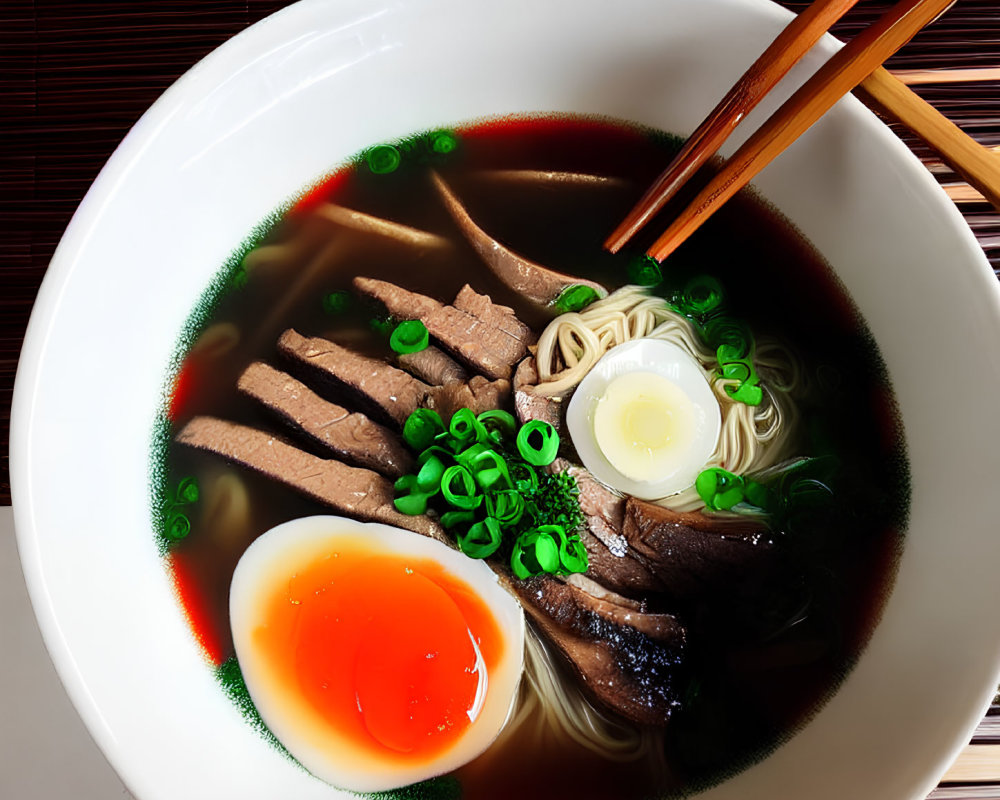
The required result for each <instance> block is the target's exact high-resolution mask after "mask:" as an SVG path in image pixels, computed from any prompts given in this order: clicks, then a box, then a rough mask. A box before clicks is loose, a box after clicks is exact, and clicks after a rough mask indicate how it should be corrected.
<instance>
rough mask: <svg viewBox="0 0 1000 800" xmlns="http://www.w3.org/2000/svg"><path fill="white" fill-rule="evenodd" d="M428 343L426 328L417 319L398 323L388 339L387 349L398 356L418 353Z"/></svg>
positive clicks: (428, 337)
mask: <svg viewBox="0 0 1000 800" xmlns="http://www.w3.org/2000/svg"><path fill="white" fill-rule="evenodd" d="M429 342H430V334H428V333H427V326H426V325H424V323H422V322H421V321H420V320H419V319H410V320H406V321H405V322H400V323H399V325H397V326H396V328H395V330H393V332H392V335H391V336H390V337H389V347H391V348H392V349H393V350H395V351H396V352H397V353H400V354H403V355H405V354H407V353H419V352H420V351H421V350H425V349H426V348H427V345H428V344H429Z"/></svg>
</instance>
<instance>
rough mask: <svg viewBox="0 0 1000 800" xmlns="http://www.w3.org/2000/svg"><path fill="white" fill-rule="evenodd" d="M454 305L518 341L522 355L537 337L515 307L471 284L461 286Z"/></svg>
mask: <svg viewBox="0 0 1000 800" xmlns="http://www.w3.org/2000/svg"><path fill="white" fill-rule="evenodd" d="M452 305H454V306H455V308H457V309H458V310H459V311H464V312H465V313H466V314H471V315H472V316H473V317H475V318H476V319H478V320H480V321H481V322H482V323H483V324H484V325H489V326H490V327H491V328H496V329H497V330H498V331H500V332H501V333H503V334H505V335H506V336H508V337H509V338H510V339H512V340H513V341H514V342H516V343H517V347H518V348H519V349H520V351H521V355H524V353H525V351H527V349H528V346H529V345H533V344H534V343H535V341H536V339H537V337H536V336H535V334H534V332H533V331H532V330H531V328H529V327H528V326H527V325H525V324H524V323H523V322H521V320H519V319H518V318H517V315H516V314H515V313H514V309H513V308H510V307H509V306H502V305H499V304H498V303H494V302H493V301H492V300H491V299H490V296H489V295H488V294H479V292H477V291H476V290H475V289H473V288H472V287H471V286H469V284H465V286H463V287H462V288H461V290H460V291H459V293H458V294H457V295H456V296H455V302H454V303H452ZM521 355H519V356H518V358H520V357H521Z"/></svg>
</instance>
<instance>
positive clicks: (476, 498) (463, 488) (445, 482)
mask: <svg viewBox="0 0 1000 800" xmlns="http://www.w3.org/2000/svg"><path fill="white" fill-rule="evenodd" d="M441 494H443V495H444V499H445V500H447V501H448V502H449V503H451V504H452V505H453V506H454V507H455V508H458V509H461V510H463V511H470V510H472V509H473V508H479V506H480V504H481V503H482V502H483V496H482V495H481V494H479V493H478V487H477V486H476V479H475V478H473V477H472V473H471V472H469V471H468V470H467V469H466V468H465V467H462V466H459V465H457V464H456V465H455V466H453V467H448V469H446V470H445V471H444V475H443V476H442V478H441Z"/></svg>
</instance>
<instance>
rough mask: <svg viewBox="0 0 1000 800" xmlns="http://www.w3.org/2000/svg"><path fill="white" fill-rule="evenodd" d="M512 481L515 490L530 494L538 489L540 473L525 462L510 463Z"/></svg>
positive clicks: (509, 470) (509, 469)
mask: <svg viewBox="0 0 1000 800" xmlns="http://www.w3.org/2000/svg"><path fill="white" fill-rule="evenodd" d="M507 471H508V472H509V473H510V481H511V483H512V484H513V485H514V488H515V489H517V490H518V491H519V492H522V493H523V494H530V493H531V492H534V491H535V489H537V488H538V473H537V472H535V470H534V468H533V467H531V466H529V465H528V464H525V463H524V462H523V461H520V460H518V461H510V462H509V463H508V464H507Z"/></svg>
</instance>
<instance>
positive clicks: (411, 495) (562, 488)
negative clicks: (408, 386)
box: [395, 408, 587, 578]
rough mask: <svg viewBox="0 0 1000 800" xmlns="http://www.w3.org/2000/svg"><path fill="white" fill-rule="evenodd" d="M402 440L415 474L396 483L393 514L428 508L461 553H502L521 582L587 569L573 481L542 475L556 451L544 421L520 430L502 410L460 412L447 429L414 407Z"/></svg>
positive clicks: (553, 435)
mask: <svg viewBox="0 0 1000 800" xmlns="http://www.w3.org/2000/svg"><path fill="white" fill-rule="evenodd" d="M403 440H404V441H405V442H406V443H407V445H409V446H410V447H411V448H413V450H414V451H416V452H417V463H418V464H419V465H420V468H419V470H418V471H417V474H415V475H404V476H403V477H401V478H400V479H399V480H397V481H396V484H395V486H396V491H397V497H396V500H395V506H396V509H397V510H398V511H400V512H401V513H403V514H411V515H415V514H423V513H426V512H427V511H428V509H430V508H433V509H434V510H435V511H437V513H439V514H440V515H441V524H442V525H443V526H444V527H445V528H446V529H448V530H449V531H451V532H452V533H454V535H455V541H456V543H457V545H458V548H459V549H460V550H461V551H462V552H463V553H465V554H466V555H467V556H469V557H470V558H489V557H490V556H492V555H494V554H497V553H501V554H502V555H504V556H505V557H508V558H509V559H510V565H511V569H512V570H513V571H514V574H515V575H517V576H518V577H519V578H526V577H528V576H530V575H539V574H541V573H553V574H561V575H565V574H568V573H570V572H585V571H586V570H587V552H586V550H585V549H584V547H583V544H582V543H581V542H580V537H579V536H578V535H577V534H576V531H577V530H578V529H579V528H580V527H581V526H582V524H583V513H582V512H581V511H580V504H579V502H578V500H577V496H578V494H579V490H578V488H577V485H576V480H575V479H574V478H573V476H572V475H569V474H568V473H566V472H558V473H548V472H544V471H542V472H540V471H539V470H540V468H542V467H546V466H548V465H549V464H551V463H552V462H553V461H554V460H555V457H556V455H557V453H558V451H559V434H558V433H557V432H556V430H555V428H553V427H552V426H551V425H549V424H548V423H547V422H542V421H540V420H532V421H531V422H528V423H527V424H526V425H524V426H523V427H521V429H520V430H518V428H517V421H516V420H515V419H514V417H513V416H512V415H511V414H509V413H508V412H506V411H500V410H497V411H485V412H483V413H482V414H479V415H478V416H477V415H476V414H475V413H474V412H473V411H472V410H471V409H468V408H462V409H459V410H458V411H456V412H455V413H454V414H453V415H452V417H451V419H450V420H449V422H448V425H447V426H445V424H444V421H443V420H442V419H441V417H440V415H438V414H437V412H435V411H431V410H429V409H418V410H417V411H414V412H413V413H412V414H410V416H409V417H408V418H407V420H406V423H405V424H404V425H403Z"/></svg>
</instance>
